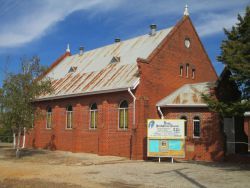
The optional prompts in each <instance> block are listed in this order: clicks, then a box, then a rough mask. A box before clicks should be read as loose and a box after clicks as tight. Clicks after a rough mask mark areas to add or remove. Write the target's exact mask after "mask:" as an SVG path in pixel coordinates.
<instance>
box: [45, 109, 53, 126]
mask: <svg viewBox="0 0 250 188" xmlns="http://www.w3.org/2000/svg"><path fill="white" fill-rule="evenodd" d="M51 128H52V108H51V107H50V106H48V107H47V110H46V129H51Z"/></svg>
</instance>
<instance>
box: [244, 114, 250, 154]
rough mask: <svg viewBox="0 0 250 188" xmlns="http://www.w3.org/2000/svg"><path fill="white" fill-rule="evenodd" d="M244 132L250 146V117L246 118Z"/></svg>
mask: <svg viewBox="0 0 250 188" xmlns="http://www.w3.org/2000/svg"><path fill="white" fill-rule="evenodd" d="M244 131H245V134H246V135H247V136H248V144H250V117H249V116H247V117H245V118H244ZM248 151H250V145H248Z"/></svg>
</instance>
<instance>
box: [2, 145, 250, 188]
mask: <svg viewBox="0 0 250 188" xmlns="http://www.w3.org/2000/svg"><path fill="white" fill-rule="evenodd" d="M14 154H15V153H14V151H13V150H12V149H11V148H9V147H8V146H6V145H5V146H4V145H2V146H1V145H0V188H2V187H3V188H44V187H46V188H57V187H60V188H68V187H69V188H83V187H90V188H104V187H111V188H112V187H113V188H134V187H139V188H142V187H143V188H154V187H155V188H156V187H157V188H163V187H184V188H185V187H201V188H204V187H221V188H223V187H227V188H228V187H237V188H239V187H244V188H246V187H250V166H249V165H243V164H228V163H220V164H218V163H197V162H196V163H195V162H175V163H174V164H171V163H170V162H161V163H158V162H152V161H151V162H146V161H131V160H128V159H126V158H121V157H113V156H98V155H95V154H86V153H71V152H63V151H54V152H51V151H46V150H27V149H26V150H24V151H23V156H22V158H21V159H16V158H15V155H14Z"/></svg>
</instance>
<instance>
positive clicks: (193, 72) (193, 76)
mask: <svg viewBox="0 0 250 188" xmlns="http://www.w3.org/2000/svg"><path fill="white" fill-rule="evenodd" d="M192 79H195V69H192Z"/></svg>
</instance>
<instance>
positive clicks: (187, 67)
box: [186, 64, 189, 78]
mask: <svg viewBox="0 0 250 188" xmlns="http://www.w3.org/2000/svg"><path fill="white" fill-rule="evenodd" d="M188 74H189V64H186V77H187V78H188Z"/></svg>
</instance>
